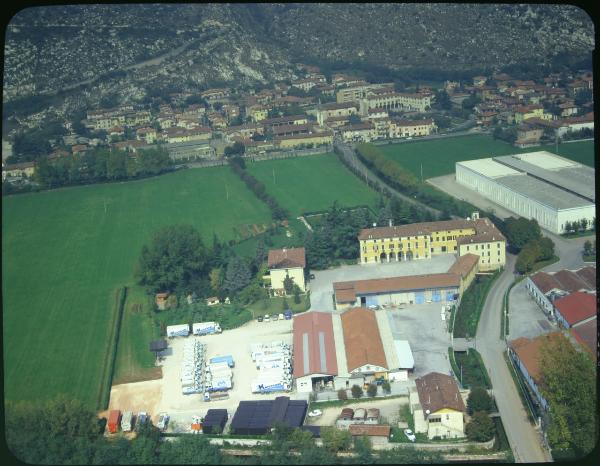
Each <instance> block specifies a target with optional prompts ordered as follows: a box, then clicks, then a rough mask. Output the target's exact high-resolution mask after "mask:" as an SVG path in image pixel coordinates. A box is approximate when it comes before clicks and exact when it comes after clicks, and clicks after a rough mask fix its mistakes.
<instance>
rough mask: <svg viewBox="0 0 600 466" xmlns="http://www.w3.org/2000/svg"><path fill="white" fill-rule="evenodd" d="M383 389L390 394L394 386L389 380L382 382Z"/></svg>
mask: <svg viewBox="0 0 600 466" xmlns="http://www.w3.org/2000/svg"><path fill="white" fill-rule="evenodd" d="M381 389H382V390H383V391H384V392H385V393H388V394H389V393H391V392H392V387H391V385H390V383H389V382H388V381H387V380H386V381H384V382H383V383H382V384H381Z"/></svg>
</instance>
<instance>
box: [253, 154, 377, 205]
mask: <svg viewBox="0 0 600 466" xmlns="http://www.w3.org/2000/svg"><path fill="white" fill-rule="evenodd" d="M246 168H247V170H248V171H249V172H250V173H251V174H252V175H254V176H255V177H256V178H257V179H258V180H259V181H261V182H262V183H264V185H265V186H266V188H267V192H268V193H269V194H270V195H271V196H273V197H274V198H276V199H277V201H278V202H279V204H280V205H281V206H282V207H283V208H285V209H288V210H289V212H290V215H291V217H298V216H299V215H301V214H303V213H306V212H314V211H321V210H326V209H328V208H329V207H331V205H332V204H333V201H336V200H337V201H338V203H339V205H340V206H343V207H354V206H358V205H371V206H372V205H374V204H375V203H376V202H377V199H378V194H377V193H376V192H375V191H373V190H372V189H371V188H369V187H367V186H366V185H365V184H364V183H363V182H361V181H360V180H359V179H357V178H356V177H355V176H354V174H352V173H351V172H350V171H349V170H348V169H347V168H346V167H345V166H344V165H342V163H341V162H340V161H339V160H338V159H337V157H336V156H335V155H334V154H323V155H311V156H307V157H296V158H291V159H283V160H269V161H265V162H256V163H248V164H246Z"/></svg>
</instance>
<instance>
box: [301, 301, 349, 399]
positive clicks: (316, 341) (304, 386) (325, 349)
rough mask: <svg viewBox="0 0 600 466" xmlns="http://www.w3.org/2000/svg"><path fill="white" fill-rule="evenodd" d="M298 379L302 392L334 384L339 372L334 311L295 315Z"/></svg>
mask: <svg viewBox="0 0 600 466" xmlns="http://www.w3.org/2000/svg"><path fill="white" fill-rule="evenodd" d="M293 333H294V379H296V388H297V389H298V392H312V391H313V387H315V386H319V387H321V386H329V387H333V378H334V376H336V375H337V374H338V368H337V357H336V346H335V340H334V336H333V324H332V318H331V313H328V312H307V313H304V314H301V315H298V316H295V317H294V325H293Z"/></svg>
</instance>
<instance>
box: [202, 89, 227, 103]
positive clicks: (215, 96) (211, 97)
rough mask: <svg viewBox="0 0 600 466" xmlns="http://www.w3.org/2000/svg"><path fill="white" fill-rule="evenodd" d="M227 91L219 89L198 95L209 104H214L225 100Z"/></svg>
mask: <svg viewBox="0 0 600 466" xmlns="http://www.w3.org/2000/svg"><path fill="white" fill-rule="evenodd" d="M229 95H230V93H229V89H227V88H221V89H208V90H206V91H204V92H202V93H201V94H200V96H201V97H202V98H203V99H206V100H208V101H209V102H214V101H217V100H221V99H225V98H227V97H229Z"/></svg>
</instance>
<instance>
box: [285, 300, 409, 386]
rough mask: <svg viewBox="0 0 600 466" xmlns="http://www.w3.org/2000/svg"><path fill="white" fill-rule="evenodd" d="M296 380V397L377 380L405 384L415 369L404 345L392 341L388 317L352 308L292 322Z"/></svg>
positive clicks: (404, 343) (316, 314)
mask: <svg viewBox="0 0 600 466" xmlns="http://www.w3.org/2000/svg"><path fill="white" fill-rule="evenodd" d="M293 334H294V336H293V338H294V370H293V374H294V379H295V382H296V388H297V390H298V392H301V393H306V392H311V391H313V390H317V391H318V390H320V389H334V390H339V389H344V388H346V389H349V388H350V387H352V385H359V386H364V385H366V384H369V383H372V382H374V381H376V380H394V379H398V380H406V379H407V377H408V372H410V371H412V370H413V368H414V358H413V356H412V352H411V349H410V345H409V344H408V342H407V341H396V340H394V338H393V336H392V330H391V328H390V324H389V320H388V318H387V315H386V313H383V312H375V311H372V310H370V309H365V308H360V307H358V308H354V309H350V310H347V311H345V312H344V313H342V314H331V313H325V312H316V311H311V312H307V313H304V314H301V315H297V316H295V317H294V327H293Z"/></svg>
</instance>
